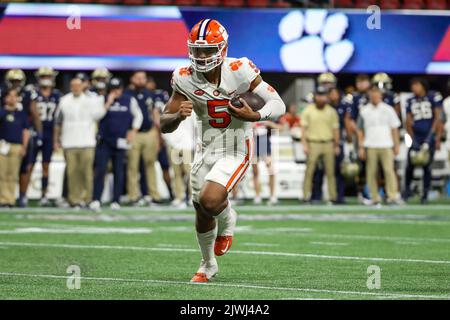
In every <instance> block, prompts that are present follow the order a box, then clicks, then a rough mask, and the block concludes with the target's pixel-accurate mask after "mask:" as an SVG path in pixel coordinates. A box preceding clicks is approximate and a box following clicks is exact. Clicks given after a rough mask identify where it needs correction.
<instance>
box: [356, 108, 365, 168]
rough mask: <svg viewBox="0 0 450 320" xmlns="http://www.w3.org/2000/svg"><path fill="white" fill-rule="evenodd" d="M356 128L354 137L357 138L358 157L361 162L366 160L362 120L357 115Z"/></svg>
mask: <svg viewBox="0 0 450 320" xmlns="http://www.w3.org/2000/svg"><path fill="white" fill-rule="evenodd" d="M355 127H356V135H357V137H358V156H359V158H360V159H361V160H365V159H366V149H365V148H364V138H365V137H364V118H363V117H362V116H361V115H359V117H358V124H357V126H355Z"/></svg>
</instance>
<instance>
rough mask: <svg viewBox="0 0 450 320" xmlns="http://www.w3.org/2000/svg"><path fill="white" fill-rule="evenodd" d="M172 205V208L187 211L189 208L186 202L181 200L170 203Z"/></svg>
mask: <svg viewBox="0 0 450 320" xmlns="http://www.w3.org/2000/svg"><path fill="white" fill-rule="evenodd" d="M170 205H171V206H172V207H175V208H177V209H186V208H187V205H186V202H184V201H183V200H181V199H174V200H173V201H172V202H171V203H170Z"/></svg>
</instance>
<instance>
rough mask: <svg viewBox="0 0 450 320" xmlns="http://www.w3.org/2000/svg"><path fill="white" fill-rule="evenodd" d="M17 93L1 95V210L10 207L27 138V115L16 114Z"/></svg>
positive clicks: (8, 91)
mask: <svg viewBox="0 0 450 320" xmlns="http://www.w3.org/2000/svg"><path fill="white" fill-rule="evenodd" d="M19 99H20V95H19V91H18V90H17V89H15V88H8V89H6V90H5V91H4V92H3V99H2V100H3V101H1V104H2V108H0V206H3V207H4V206H7V207H12V206H13V205H14V203H15V200H16V198H15V191H16V186H17V183H18V182H19V171H20V164H21V161H22V158H23V156H24V155H25V153H26V150H27V146H28V141H29V138H30V134H29V130H28V128H29V121H28V117H27V113H26V112H25V111H23V110H19V108H18V106H19Z"/></svg>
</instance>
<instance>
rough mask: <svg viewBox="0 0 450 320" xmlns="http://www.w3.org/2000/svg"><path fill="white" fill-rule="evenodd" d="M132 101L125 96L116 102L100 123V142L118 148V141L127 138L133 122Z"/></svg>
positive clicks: (129, 97)
mask: <svg viewBox="0 0 450 320" xmlns="http://www.w3.org/2000/svg"><path fill="white" fill-rule="evenodd" d="M131 101H132V97H131V96H129V95H125V94H123V95H122V96H120V97H119V98H118V99H116V100H114V102H113V104H112V105H111V107H109V109H108V112H106V114H105V116H104V117H103V119H102V120H101V121H100V124H99V129H98V136H99V138H100V141H104V142H106V143H108V144H109V145H110V146H112V147H116V146H117V139H119V138H122V139H123V138H125V137H126V135H127V131H128V130H129V129H130V128H131V125H132V122H133V115H132V113H131Z"/></svg>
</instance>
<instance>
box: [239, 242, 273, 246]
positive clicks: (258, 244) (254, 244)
mask: <svg viewBox="0 0 450 320" xmlns="http://www.w3.org/2000/svg"><path fill="white" fill-rule="evenodd" d="M240 244H241V245H243V246H248V247H279V246H280V244H279V243H262V242H241V243H240Z"/></svg>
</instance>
